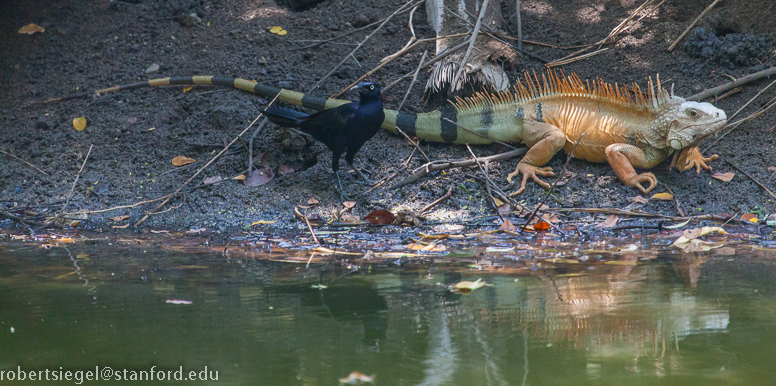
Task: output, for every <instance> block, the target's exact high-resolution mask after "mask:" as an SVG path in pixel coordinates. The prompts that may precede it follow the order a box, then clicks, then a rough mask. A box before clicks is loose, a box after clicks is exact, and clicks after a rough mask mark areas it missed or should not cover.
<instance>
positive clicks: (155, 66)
mask: <svg viewBox="0 0 776 386" xmlns="http://www.w3.org/2000/svg"><path fill="white" fill-rule="evenodd" d="M158 71H159V65H158V64H156V63H154V64H152V65H150V66H148V68H146V71H145V72H146V74H153V73H156V72H158Z"/></svg>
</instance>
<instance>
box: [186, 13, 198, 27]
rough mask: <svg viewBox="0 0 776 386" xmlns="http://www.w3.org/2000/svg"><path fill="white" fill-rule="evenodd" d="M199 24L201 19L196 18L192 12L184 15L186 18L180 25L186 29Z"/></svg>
mask: <svg viewBox="0 0 776 386" xmlns="http://www.w3.org/2000/svg"><path fill="white" fill-rule="evenodd" d="M201 22H202V19H200V18H199V16H197V13H196V12H192V13H190V14H188V15H186V18H184V19H183V23H182V24H183V25H185V26H186V27H193V26H194V25H196V24H199V23H201Z"/></svg>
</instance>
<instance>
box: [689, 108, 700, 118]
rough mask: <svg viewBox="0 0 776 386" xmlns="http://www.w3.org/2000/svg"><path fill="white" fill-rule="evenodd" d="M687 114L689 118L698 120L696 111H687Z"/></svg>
mask: <svg viewBox="0 0 776 386" xmlns="http://www.w3.org/2000/svg"><path fill="white" fill-rule="evenodd" d="M687 114H688V115H689V116H690V118H693V119H694V118H698V112H697V111H696V110H687Z"/></svg>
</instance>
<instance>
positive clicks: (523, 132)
mask: <svg viewBox="0 0 776 386" xmlns="http://www.w3.org/2000/svg"><path fill="white" fill-rule="evenodd" d="M525 79H526V80H525V84H523V83H520V82H518V83H517V85H515V86H514V89H513V91H512V92H506V93H498V94H477V95H476V96H474V97H472V98H465V99H457V100H456V101H455V102H453V103H452V104H451V105H450V106H447V107H445V108H443V109H440V110H435V111H431V112H428V113H422V114H404V113H401V114H400V113H397V112H396V111H395V110H387V109H386V110H384V111H385V121H384V122H383V124H382V127H383V128H384V129H387V130H391V131H395V130H396V127H397V126H398V127H399V128H401V129H402V130H404V131H405V132H406V133H407V134H408V135H411V136H416V137H418V138H421V139H426V140H431V141H440V142H448V143H470V144H488V143H493V142H495V141H501V142H520V143H525V144H526V145H528V147H530V149H529V150H528V152H527V153H526V155H525V156H524V157H523V159H521V160H520V161H519V162H518V164H517V167H516V169H515V171H514V172H513V173H511V174H509V176H508V177H507V180H508V181H509V182H511V181H512V178H514V177H515V176H518V175H519V174H522V175H523V179H522V183H521V185H520V189H518V190H517V191H516V192H515V193H513V195H515V194H519V193H521V192H523V190H525V185H526V182H527V180H528V179H529V178H531V179H533V180H534V181H535V182H536V183H538V184H539V185H541V186H544V187H547V188H549V184H547V183H546V182H544V181H542V180H541V179H540V178H539V176H552V175H554V174H553V172H552V169H551V168H550V167H544V165H545V164H546V163H547V162H549V161H550V159H551V158H552V157H553V156H554V155H555V153H557V152H558V151H560V150H561V149H565V150H566V152H567V153H570V152H571V150H572V148H574V145H575V144H576V143H577V142H578V144H577V145H576V148H575V149H574V153H573V156H574V157H575V158H580V159H584V160H587V161H591V162H604V160H606V161H607V162H609V165H611V167H612V169H614V172H615V174H617V177H619V178H620V180H621V181H622V182H623V183H624V184H626V185H629V186H632V187H634V188H636V189H638V190H639V191H640V192H641V193H643V194H646V193H648V192H649V191H651V190H652V189H654V188H655V186H656V185H657V178H656V177H655V175H654V174H652V173H641V174H637V173H636V171H635V169H634V168H643V169H650V168H652V167H655V166H657V165H658V164H659V163H661V162H663V161H664V160H665V159H666V158H668V156H670V155H674V159H673V162H672V166H676V167H677V168H678V169H679V170H680V171H685V170H687V169H690V168H692V167H695V168H696V171H698V172H700V168H704V169H706V170H710V169H711V168H710V167H709V166H708V165H706V162H709V161H712V160H714V159H716V158H717V156H716V155H714V156H712V157H710V158H704V157H703V156H702V155H701V154H700V152H699V150H698V147H697V145H698V143H700V141H701V140H703V139H704V138H705V137H707V136H709V135H711V134H713V133H715V132H717V131H719V130H720V129H722V127H724V125H725V123H726V122H727V116H726V115H725V112H724V111H722V110H720V109H718V108H716V107H714V106H712V105H711V104H710V103H705V102H703V103H699V102H688V101H685V100H684V99H683V98H680V97H677V96H675V95H674V93H673V89H672V90H671V92H670V93H669V92H668V90H666V89H664V88H663V87H662V86H661V85H660V80H659V79H658V80H657V90H656V89H655V86H654V85H653V83H652V79H651V78H650V80H649V88H648V89H647V91H646V92H642V91H641V89H640V88H639V86H638V85H637V84H634V85H633V86H631V87H630V88H628V87H627V86H622V87H620V86H619V85H617V84H615V85H614V86H612V85H611V84H608V83H605V82H604V81H602V80H600V79H599V80H596V81H594V82H592V83H591V82H589V81H588V82H585V83H583V82H582V81H581V80H580V79H579V78H578V77H577V76H576V75H570V76H562V75H561V76H558V75H557V73H555V72H548V73H547V75H546V76H545V75H544V74H542V80H541V81H540V80H539V79H538V77H537V76H536V75H535V74H534V75H533V76H531V75H530V74H526V76H525ZM175 84H205V85H221V86H228V87H233V88H237V89H240V90H243V91H248V92H251V93H254V94H258V95H261V96H265V97H270V98H272V97H275V96H276V95H277V99H278V100H280V101H282V102H285V103H289V104H293V105H297V106H302V107H306V108H311V109H314V110H322V109H329V108H332V107H336V106H339V105H341V104H344V103H348V101H343V100H338V99H325V98H318V97H313V96H310V95H306V94H302V93H298V92H294V91H290V90H285V89H280V88H277V87H271V86H266V85H261V84H258V83H256V82H253V81H249V80H245V79H239V78H225V77H212V76H194V77H181V78H163V79H152V80H148V81H145V82H138V83H133V84H130V85H125V86H116V87H111V88H107V89H102V90H97V91H96V92H97V94H103V93H105V92H109V91H118V90H126V89H133V88H140V87H150V86H162V85H175ZM461 128H464V129H461ZM644 183H646V184H648V185H647V186H646V187H644V186H643V185H642V184H644Z"/></svg>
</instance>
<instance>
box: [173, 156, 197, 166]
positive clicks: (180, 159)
mask: <svg viewBox="0 0 776 386" xmlns="http://www.w3.org/2000/svg"><path fill="white" fill-rule="evenodd" d="M194 162H197V161H196V160H195V159H193V158H189V157H186V156H182V155H179V156H177V157H175V158H173V159H172V164H173V165H174V166H183V165H188V164H190V163H194Z"/></svg>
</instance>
